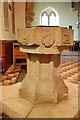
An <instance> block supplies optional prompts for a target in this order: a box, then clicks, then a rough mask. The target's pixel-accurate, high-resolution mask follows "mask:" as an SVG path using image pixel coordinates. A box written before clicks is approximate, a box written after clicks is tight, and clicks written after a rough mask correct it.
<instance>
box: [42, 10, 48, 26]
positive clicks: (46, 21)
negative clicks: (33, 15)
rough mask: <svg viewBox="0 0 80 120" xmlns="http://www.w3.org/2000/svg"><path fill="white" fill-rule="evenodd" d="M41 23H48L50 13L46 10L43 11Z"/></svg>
mask: <svg viewBox="0 0 80 120" xmlns="http://www.w3.org/2000/svg"><path fill="white" fill-rule="evenodd" d="M41 23H42V25H46V26H47V25H48V14H47V13H46V12H43V13H42V16H41Z"/></svg>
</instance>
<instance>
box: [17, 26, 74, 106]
mask: <svg viewBox="0 0 80 120" xmlns="http://www.w3.org/2000/svg"><path fill="white" fill-rule="evenodd" d="M18 41H19V42H20V43H21V44H22V45H21V50H22V51H23V52H27V53H28V56H29V57H28V59H27V71H28V72H27V75H26V77H25V79H24V80H23V81H22V85H21V88H20V97H22V98H25V99H27V100H29V101H31V102H33V103H34V104H37V103H53V102H54V103H57V102H58V101H59V100H60V99H62V98H63V97H65V96H67V93H68V88H67V86H66V85H65V84H64V82H63V80H62V79H61V76H60V58H61V52H62V51H63V50H65V49H66V48H67V49H68V48H69V46H70V45H71V44H72V42H73V30H71V29H67V28H64V27H32V28H25V29H22V30H18ZM63 46H64V47H63Z"/></svg>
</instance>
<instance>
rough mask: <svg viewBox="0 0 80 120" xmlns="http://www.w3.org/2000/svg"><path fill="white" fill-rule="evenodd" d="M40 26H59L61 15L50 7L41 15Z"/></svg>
mask: <svg viewBox="0 0 80 120" xmlns="http://www.w3.org/2000/svg"><path fill="white" fill-rule="evenodd" d="M40 25H43V26H59V15H58V13H57V11H56V10H55V9H53V8H52V7H48V8H46V9H44V10H43V11H42V12H41V14H40Z"/></svg>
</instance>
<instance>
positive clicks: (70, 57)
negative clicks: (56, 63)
mask: <svg viewBox="0 0 80 120" xmlns="http://www.w3.org/2000/svg"><path fill="white" fill-rule="evenodd" d="M79 65H80V53H79V52H66V53H62V56H61V76H62V78H63V79H64V80H66V81H69V82H72V83H76V84H77V83H79V81H80V75H79V74H80V66H79ZM25 74H26V69H21V68H20V66H19V65H18V66H17V65H16V66H15V67H14V66H13V65H12V66H11V67H10V68H9V69H8V70H7V71H6V72H5V73H4V74H3V75H2V76H1V80H0V85H3V86H7V85H12V84H15V83H17V82H20V81H21V80H22V79H23V77H24V76H25Z"/></svg>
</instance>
